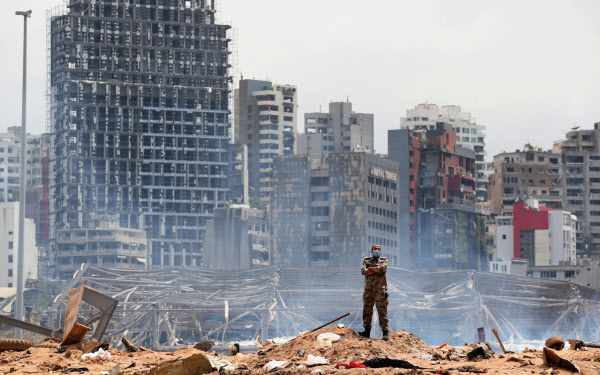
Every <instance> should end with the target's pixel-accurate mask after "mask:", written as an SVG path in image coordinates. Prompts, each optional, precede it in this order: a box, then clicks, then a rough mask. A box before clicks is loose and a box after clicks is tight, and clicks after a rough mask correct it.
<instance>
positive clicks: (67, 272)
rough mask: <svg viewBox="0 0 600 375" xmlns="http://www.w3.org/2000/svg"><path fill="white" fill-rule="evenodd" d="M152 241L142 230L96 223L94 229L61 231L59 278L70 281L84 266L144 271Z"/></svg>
mask: <svg viewBox="0 0 600 375" xmlns="http://www.w3.org/2000/svg"><path fill="white" fill-rule="evenodd" d="M147 246H148V241H147V239H146V232H145V231H143V230H140V229H128V228H119V227H118V226H117V225H116V222H111V221H106V220H96V221H95V223H94V225H92V226H91V227H90V228H80V229H63V230H59V231H58V234H57V239H56V247H57V257H58V259H57V263H58V266H57V267H58V270H57V271H58V275H59V276H61V277H64V278H69V277H71V276H72V275H73V273H74V272H75V271H77V270H78V269H80V268H81V265H82V264H83V263H86V264H92V265H96V266H104V267H114V268H133V269H144V268H146V265H147V257H148V249H147Z"/></svg>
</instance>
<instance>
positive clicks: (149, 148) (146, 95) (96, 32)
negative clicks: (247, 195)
mask: <svg viewBox="0 0 600 375" xmlns="http://www.w3.org/2000/svg"><path fill="white" fill-rule="evenodd" d="M214 3H215V1H214V0H192V1H190V0H161V1H155V0H153V1H143V2H142V1H139V2H138V1H135V2H133V1H119V2H115V1H113V0H70V1H69V8H68V9H69V11H68V13H67V14H63V15H58V16H53V17H52V18H51V20H50V23H51V24H50V28H51V36H50V38H51V45H50V48H51V49H50V54H51V55H50V60H51V65H50V80H51V82H50V100H51V102H50V104H51V113H50V121H51V124H50V127H51V132H52V133H53V136H52V155H51V160H52V168H51V171H52V176H51V179H52V184H51V186H52V188H51V192H50V197H51V205H50V210H51V228H50V232H51V234H52V235H53V236H54V237H55V236H56V232H57V231H58V230H63V229H75V228H90V225H92V217H98V215H104V216H107V217H108V216H112V215H116V216H117V220H118V226H119V227H122V228H133V229H144V230H146V231H147V233H148V241H149V250H150V255H149V266H150V267H200V266H201V263H202V242H203V238H204V230H205V224H206V220H207V219H209V218H211V217H212V212H213V210H214V208H215V207H219V206H224V205H225V203H226V198H227V192H228V187H227V182H228V171H229V168H230V163H229V141H230V122H229V116H230V111H229V90H230V87H229V81H230V77H229V76H228V68H229V47H228V45H229V39H228V38H227V30H228V29H229V28H230V26H226V25H221V24H217V23H216V21H215V12H216V10H215V4H214Z"/></svg>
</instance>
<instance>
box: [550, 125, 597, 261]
mask: <svg viewBox="0 0 600 375" xmlns="http://www.w3.org/2000/svg"><path fill="white" fill-rule="evenodd" d="M560 150H561V151H560V152H561V153H562V163H563V167H564V172H565V173H564V177H563V178H562V179H561V184H562V191H563V207H564V209H565V210H567V211H569V212H572V213H573V214H575V215H576V216H577V220H578V221H579V223H580V224H581V227H580V230H578V232H577V251H578V253H579V254H585V255H588V256H592V257H594V258H598V257H600V122H597V123H595V124H594V128H593V129H574V130H572V131H570V132H568V133H567V137H566V140H563V141H562V142H561V143H560Z"/></svg>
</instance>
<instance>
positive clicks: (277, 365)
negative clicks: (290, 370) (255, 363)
mask: <svg viewBox="0 0 600 375" xmlns="http://www.w3.org/2000/svg"><path fill="white" fill-rule="evenodd" d="M291 364H292V363H290V362H287V361H271V362H269V363H267V364H266V365H264V366H263V369H265V370H267V371H273V370H275V369H281V368H286V367H288V366H290V365H291Z"/></svg>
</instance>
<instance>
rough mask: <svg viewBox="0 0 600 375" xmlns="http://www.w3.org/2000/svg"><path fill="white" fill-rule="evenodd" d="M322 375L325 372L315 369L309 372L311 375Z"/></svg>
mask: <svg viewBox="0 0 600 375" xmlns="http://www.w3.org/2000/svg"><path fill="white" fill-rule="evenodd" d="M324 373H325V371H323V370H321V369H316V370H313V371H312V372H311V374H312V375H314V374H324Z"/></svg>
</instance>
